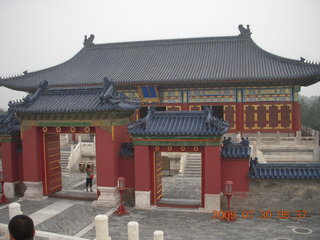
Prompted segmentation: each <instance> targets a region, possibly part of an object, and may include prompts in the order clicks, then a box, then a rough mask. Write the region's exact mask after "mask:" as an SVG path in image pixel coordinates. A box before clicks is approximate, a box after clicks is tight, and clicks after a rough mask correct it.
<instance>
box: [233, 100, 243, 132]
mask: <svg viewBox="0 0 320 240" xmlns="http://www.w3.org/2000/svg"><path fill="white" fill-rule="evenodd" d="M235 120H236V129H237V131H241V132H242V131H243V126H244V112H243V103H237V104H236V119H235Z"/></svg>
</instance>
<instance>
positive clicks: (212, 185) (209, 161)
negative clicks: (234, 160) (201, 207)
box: [202, 146, 221, 194]
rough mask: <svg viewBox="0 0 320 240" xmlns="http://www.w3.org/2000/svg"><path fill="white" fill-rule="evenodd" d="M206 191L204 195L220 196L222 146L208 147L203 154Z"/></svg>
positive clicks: (204, 190)
mask: <svg viewBox="0 0 320 240" xmlns="http://www.w3.org/2000/svg"><path fill="white" fill-rule="evenodd" d="M203 155H204V156H203V158H204V160H203V164H204V165H203V168H204V176H203V177H204V179H203V180H204V181H202V182H204V189H203V190H202V192H203V193H209V194H220V181H221V178H220V171H221V169H220V168H221V161H220V146H206V147H204V154H203Z"/></svg>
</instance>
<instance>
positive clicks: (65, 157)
mask: <svg viewBox="0 0 320 240" xmlns="http://www.w3.org/2000/svg"><path fill="white" fill-rule="evenodd" d="M70 154H71V151H70V146H68V147H64V148H61V149H60V163H61V172H62V173H64V174H69V171H68V170H67V166H68V162H69V156H70Z"/></svg>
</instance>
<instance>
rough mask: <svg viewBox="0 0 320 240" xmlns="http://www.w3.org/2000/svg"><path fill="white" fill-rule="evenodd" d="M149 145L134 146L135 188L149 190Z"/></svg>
mask: <svg viewBox="0 0 320 240" xmlns="http://www.w3.org/2000/svg"><path fill="white" fill-rule="evenodd" d="M149 156H150V151H149V146H134V169H135V190H136V191H150V190H151V171H152V169H151V160H150V158H149Z"/></svg>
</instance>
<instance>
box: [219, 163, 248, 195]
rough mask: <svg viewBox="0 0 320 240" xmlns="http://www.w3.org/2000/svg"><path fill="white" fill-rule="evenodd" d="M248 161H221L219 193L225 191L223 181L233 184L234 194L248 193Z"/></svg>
mask: <svg viewBox="0 0 320 240" xmlns="http://www.w3.org/2000/svg"><path fill="white" fill-rule="evenodd" d="M248 173H249V160H248V159H225V158H222V160H221V188H220V189H221V192H224V191H225V181H227V180H231V181H232V182H233V191H234V192H248V191H249V179H248Z"/></svg>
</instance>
